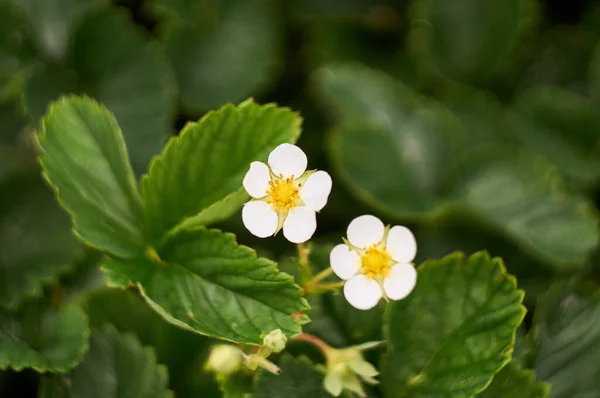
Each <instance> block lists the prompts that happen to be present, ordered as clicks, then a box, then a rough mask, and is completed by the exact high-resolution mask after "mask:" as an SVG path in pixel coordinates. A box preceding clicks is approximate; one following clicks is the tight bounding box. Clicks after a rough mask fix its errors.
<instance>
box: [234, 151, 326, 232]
mask: <svg viewBox="0 0 600 398" xmlns="http://www.w3.org/2000/svg"><path fill="white" fill-rule="evenodd" d="M268 163H269V165H268V166H267V165H266V164H264V163H262V162H252V163H251V164H250V170H248V172H247V173H246V176H245V177H244V181H243V185H244V188H245V189H246V192H248V194H249V195H250V196H252V198H254V199H253V200H251V201H250V202H248V203H246V204H245V205H244V208H243V209H242V221H243V222H244V225H245V226H246V228H247V229H248V231H250V233H252V234H253V235H255V236H258V237H259V238H266V237H268V236H272V235H275V234H276V233H277V232H279V230H281V229H282V228H283V236H285V237H286V239H287V240H289V241H290V242H292V243H303V242H306V241H307V240H309V239H310V238H311V237H312V235H313V234H314V233H315V230H316V229H317V216H316V212H318V211H320V210H321V209H322V208H323V207H325V204H326V203H327V199H328V197H329V193H330V192H331V184H332V183H331V177H330V176H329V174H327V172H325V171H316V170H312V171H306V166H307V164H308V160H307V158H306V154H305V153H304V152H303V151H302V149H300V148H298V147H297V146H295V145H292V144H281V145H279V146H278V147H277V148H275V149H274V150H273V151H272V152H271V154H270V155H269V159H268Z"/></svg>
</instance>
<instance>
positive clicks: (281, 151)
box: [269, 144, 308, 178]
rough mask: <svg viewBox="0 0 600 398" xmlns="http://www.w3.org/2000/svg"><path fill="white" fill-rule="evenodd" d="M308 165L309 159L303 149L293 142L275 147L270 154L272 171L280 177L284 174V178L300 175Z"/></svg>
mask: <svg viewBox="0 0 600 398" xmlns="http://www.w3.org/2000/svg"><path fill="white" fill-rule="evenodd" d="M307 165H308V159H307V158H306V154H305V153H304V152H303V151H302V149H300V148H298V147H297V146H296V145H292V144H281V145H279V146H278V147H277V148H275V149H273V152H271V154H270V155H269V166H271V171H273V173H274V174H275V175H276V176H278V177H279V175H280V174H283V177H284V178H288V177H291V176H292V175H293V176H294V178H298V177H300V176H301V175H302V174H303V173H304V172H305V171H306V166H307Z"/></svg>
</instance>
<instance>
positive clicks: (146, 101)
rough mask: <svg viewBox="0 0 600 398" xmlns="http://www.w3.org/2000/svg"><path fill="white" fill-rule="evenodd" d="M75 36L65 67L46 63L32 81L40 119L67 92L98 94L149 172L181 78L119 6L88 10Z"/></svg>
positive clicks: (32, 105) (137, 164) (28, 93)
mask: <svg viewBox="0 0 600 398" xmlns="http://www.w3.org/2000/svg"><path fill="white" fill-rule="evenodd" d="M63 1H67V0H63ZM70 40H71V45H70V47H69V52H68V54H67V55H66V59H65V62H64V66H63V67H57V66H55V65H53V64H51V63H49V64H42V65H41V66H40V67H39V68H38V69H37V70H36V74H35V75H34V76H33V77H32V79H30V80H29V81H28V82H27V84H26V87H25V104H26V106H27V108H28V109H29V111H30V112H31V113H32V115H33V117H35V118H37V117H39V116H41V113H42V112H43V111H44V110H45V108H46V106H47V102H48V101H49V100H53V99H56V98H58V97H59V96H60V95H61V94H67V93H72V92H75V93H79V92H84V93H86V94H87V95H90V96H92V97H94V98H95V99H96V100H98V101H99V102H101V103H102V104H104V105H105V106H106V107H107V108H108V109H109V110H110V111H111V112H112V113H113V114H114V115H115V117H116V119H117V121H118V122H119V125H120V126H121V128H122V130H123V135H124V136H125V141H126V143H127V146H128V148H129V152H130V155H131V163H132V165H133V168H134V170H135V171H136V172H137V173H141V172H142V171H145V170H146V167H147V166H148V163H149V161H150V159H151V158H152V156H154V155H156V154H157V153H158V152H159V151H160V149H161V148H162V147H163V145H164V143H165V141H166V137H168V136H169V135H170V133H171V129H172V127H171V122H172V119H173V112H174V110H175V104H174V102H175V82H174V77H173V72H172V71H171V69H170V66H169V64H168V61H167V59H166V56H165V55H164V54H163V52H162V51H161V49H160V48H159V47H158V46H157V44H156V43H153V42H150V41H149V40H148V37H147V36H146V35H145V34H144V32H142V31H140V30H138V28H137V27H136V26H135V25H134V24H133V23H132V22H131V21H130V18H129V16H128V15H126V14H125V13H122V12H118V11H115V10H105V11H93V12H87V13H85V15H84V16H83V18H82V19H81V21H80V23H78V24H77V25H76V27H75V29H74V30H73V31H72V34H71V38H70Z"/></svg>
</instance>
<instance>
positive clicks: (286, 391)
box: [252, 355, 331, 398]
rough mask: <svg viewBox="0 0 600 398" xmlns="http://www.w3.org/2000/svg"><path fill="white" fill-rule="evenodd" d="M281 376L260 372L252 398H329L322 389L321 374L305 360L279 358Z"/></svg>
mask: <svg viewBox="0 0 600 398" xmlns="http://www.w3.org/2000/svg"><path fill="white" fill-rule="evenodd" d="M279 367H280V368H281V374H280V375H279V376H276V375H274V374H271V373H268V372H261V373H260V374H259V375H258V379H257V381H256V392H255V393H254V394H253V395H252V398H307V397H310V398H330V397H331V396H330V395H329V394H328V393H327V391H325V388H324V387H323V378H324V375H323V373H321V372H319V371H318V370H317V369H316V368H315V365H314V364H313V363H311V362H310V361H309V360H308V359H306V358H294V357H291V356H289V355H284V356H282V357H281V361H280V362H279Z"/></svg>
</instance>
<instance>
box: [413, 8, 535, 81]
mask: <svg viewBox="0 0 600 398" xmlns="http://www.w3.org/2000/svg"><path fill="white" fill-rule="evenodd" d="M534 11H535V8H534V7H533V3H532V2H530V1H529V0H507V1H501V2H492V1H479V0H461V1H459V2H446V1H444V0H418V1H417V2H415V3H414V5H413V8H412V13H411V14H412V15H411V19H412V31H411V33H410V37H411V39H412V40H411V42H410V43H411V45H412V48H411V50H412V52H413V53H414V54H415V56H416V57H417V61H418V62H419V64H418V65H419V66H420V67H421V68H423V69H425V71H426V72H429V73H435V74H437V73H441V74H442V75H444V76H446V77H449V78H451V79H455V80H460V81H465V82H470V83H482V82H485V81H486V80H487V79H488V78H489V77H490V76H491V75H492V74H493V73H494V72H495V71H496V70H497V69H498V67H499V66H500V65H502V63H503V62H505V60H506V57H507V55H509V53H510V52H511V50H512V49H513V47H514V46H515V44H516V42H517V40H518V39H519V36H520V35H521V34H522V33H523V31H524V30H525V29H527V28H529V27H530V25H531V22H532V21H531V20H532V18H533V17H534Z"/></svg>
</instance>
